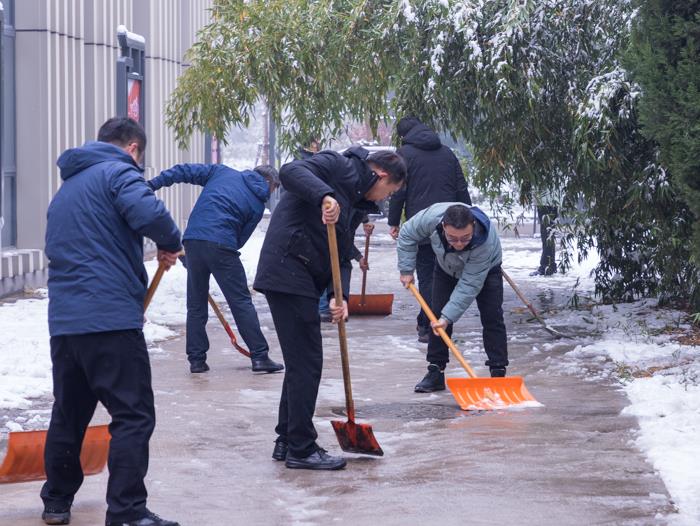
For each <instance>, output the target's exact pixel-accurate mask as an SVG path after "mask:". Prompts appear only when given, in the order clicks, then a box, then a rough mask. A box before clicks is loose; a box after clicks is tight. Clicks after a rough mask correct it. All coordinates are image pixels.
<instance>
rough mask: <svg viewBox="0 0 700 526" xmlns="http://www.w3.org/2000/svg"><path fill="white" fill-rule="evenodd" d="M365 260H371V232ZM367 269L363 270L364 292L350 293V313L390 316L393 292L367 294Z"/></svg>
mask: <svg viewBox="0 0 700 526" xmlns="http://www.w3.org/2000/svg"><path fill="white" fill-rule="evenodd" d="M365 261H369V234H365ZM366 286H367V271H366V270H363V271H362V294H360V295H359V296H358V295H357V294H350V299H349V300H348V313H350V314H360V315H369V316H373V315H374V316H388V315H389V314H391V306H392V304H393V302H394V295H393V294H365V288H366Z"/></svg>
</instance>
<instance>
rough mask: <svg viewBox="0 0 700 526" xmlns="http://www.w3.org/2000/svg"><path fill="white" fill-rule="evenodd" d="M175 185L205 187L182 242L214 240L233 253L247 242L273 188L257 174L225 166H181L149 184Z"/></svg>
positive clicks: (154, 188) (156, 186)
mask: <svg viewBox="0 0 700 526" xmlns="http://www.w3.org/2000/svg"><path fill="white" fill-rule="evenodd" d="M175 183H190V184H198V185H200V186H203V187H204V190H203V191H202V195H200V196H199V199H197V203H196V204H195V205H194V208H193V209H192V213H191V214H190V219H189V221H188V222H187V228H186V229H185V235H184V236H183V239H185V240H187V239H198V240H201V241H212V242H214V243H219V244H221V245H224V246H226V247H229V248H232V249H233V250H238V249H240V248H241V247H242V246H243V245H245V242H246V241H248V238H249V237H250V235H251V234H252V233H253V231H254V230H255V227H256V226H257V224H258V223H259V222H260V219H262V216H263V212H264V211H265V201H267V200H268V199H269V197H270V188H269V186H268V184H267V182H266V181H265V179H263V177H262V176H261V175H260V174H259V173H258V172H255V171H253V170H246V171H244V172H239V171H237V170H234V169H233V168H229V167H228V166H225V165H223V164H178V165H176V166H173V167H172V168H170V169H169V170H164V171H162V172H161V173H160V175H159V176H158V177H154V178H153V179H151V180H150V181H148V184H149V185H150V187H151V188H153V190H158V189H159V188H162V187H163V186H170V185H172V184H175Z"/></svg>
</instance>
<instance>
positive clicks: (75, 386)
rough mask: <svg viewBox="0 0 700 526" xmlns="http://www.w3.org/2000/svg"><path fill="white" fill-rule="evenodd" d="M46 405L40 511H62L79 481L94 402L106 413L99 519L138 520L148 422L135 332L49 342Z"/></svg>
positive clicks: (149, 404) (143, 355)
mask: <svg viewBox="0 0 700 526" xmlns="http://www.w3.org/2000/svg"><path fill="white" fill-rule="evenodd" d="M51 362H52V364H53V394H54V404H53V412H52V413H51V424H50V425H49V431H48V435H47V437H46V449H45V450H44V460H45V463H46V483H45V484H44V486H43V488H42V489H41V498H42V499H43V501H44V505H45V506H46V507H51V508H54V509H59V510H60V509H65V508H68V507H70V505H71V504H72V503H73V497H74V496H75V493H76V492H77V491H78V488H80V485H81V484H82V482H83V471H82V469H81V467H80V448H81V445H82V443H83V437H84V435H85V430H86V428H87V426H88V424H89V423H90V420H91V418H92V415H93V413H94V412H95V407H96V406H97V402H98V401H99V402H101V403H102V405H103V406H104V407H105V409H107V411H108V412H109V414H110V416H111V417H112V422H111V423H110V425H109V432H110V433H111V435H112V440H111V442H110V446H109V459H108V467H109V481H108V483H107V519H109V520H114V521H124V522H127V521H132V520H137V519H140V518H142V517H143V516H144V515H145V513H146V511H145V510H146V495H147V493H146V486H145V485H144V482H143V480H144V478H145V476H146V472H147V471H148V442H149V440H150V438H151V434H152V433H153V428H154V427H155V423H156V417H155V409H154V405H153V390H152V389H151V365H150V362H149V359H148V352H147V350H146V341H145V340H144V337H143V332H142V331H141V330H140V329H130V330H123V331H111V332H99V333H93V334H82V335H74V336H55V337H53V338H51Z"/></svg>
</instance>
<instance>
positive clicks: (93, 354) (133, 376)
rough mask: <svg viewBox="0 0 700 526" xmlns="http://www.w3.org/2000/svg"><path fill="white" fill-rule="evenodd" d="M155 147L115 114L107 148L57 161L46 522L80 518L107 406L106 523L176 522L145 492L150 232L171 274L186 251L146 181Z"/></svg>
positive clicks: (70, 153) (95, 146) (151, 418)
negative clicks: (90, 456)
mask: <svg viewBox="0 0 700 526" xmlns="http://www.w3.org/2000/svg"><path fill="white" fill-rule="evenodd" d="M145 149H146V134H145V133H144V131H143V128H141V126H140V125H139V124H138V123H136V122H135V121H133V120H131V119H126V118H113V119H110V120H108V121H107V122H106V123H105V124H104V125H103V126H102V127H101V128H100V131H99V134H98V141H97V142H88V143H86V144H85V145H83V146H82V147H80V148H73V149H70V150H66V151H65V152H63V154H62V155H61V156H60V157H59V159H58V166H59V168H60V169H61V178H62V179H63V184H62V186H61V188H60V189H59V190H58V192H57V193H56V195H55V196H54V198H53V200H52V201H51V204H50V205H49V210H48V222H47V226H46V256H47V257H48V258H49V332H50V334H51V362H52V364H53V393H54V405H53V412H52V414H51V424H50V426H49V431H48V435H47V438H46V448H45V455H44V456H45V464H46V483H45V484H44V486H43V488H42V490H41V498H42V499H43V501H44V513H43V515H42V518H43V519H44V521H45V522H46V523H47V524H68V522H69V521H70V508H71V505H72V504H73V498H74V496H75V493H76V492H77V491H78V488H79V487H80V485H81V484H82V481H83V471H82V469H81V467H80V447H81V444H82V441H83V436H84V435H85V430H86V428H87V426H88V424H89V422H90V420H91V418H92V415H93V413H94V411H95V407H96V405H97V402H98V401H99V402H101V403H102V405H103V406H104V407H105V409H107V411H108V412H109V414H110V416H111V417H112V423H111V424H110V426H109V430H110V433H111V435H112V439H111V442H110V446H109V460H108V466H109V482H108V484H107V518H106V524H107V526H110V525H112V526H113V525H117V524H118V525H119V526H122V525H135V526H158V525H161V526H177V523H176V522H172V521H167V520H164V519H161V518H159V517H158V516H157V515H155V514H153V513H151V512H150V511H149V510H148V509H147V508H146V487H145V485H144V478H145V476H146V471H147V469H148V442H149V440H150V437H151V433H152V432H153V428H154V426H155V409H154V404H153V390H152V388H151V368H150V363H149V359H148V352H147V350H146V341H145V339H144V336H143V332H142V329H143V301H144V296H145V293H146V285H147V281H148V275H147V274H146V269H145V267H144V265H143V236H147V237H149V238H151V239H152V240H153V241H155V243H156V245H157V247H158V260H159V261H160V262H161V263H163V264H165V266H166V267H167V268H169V267H170V266H172V265H173V264H175V262H176V260H177V252H179V251H180V249H181V248H182V247H181V245H180V232H179V230H178V229H177V226H175V223H174V222H173V220H172V218H171V217H170V214H169V213H168V211H167V210H166V208H165V206H164V205H163V203H162V202H161V201H159V200H158V199H156V196H155V195H154V194H153V191H152V190H151V189H150V188H149V187H148V186H147V185H146V181H144V179H143V176H142V175H141V173H142V171H143V170H142V168H140V166H139V163H140V161H141V160H142V159H143V153H144V151H145Z"/></svg>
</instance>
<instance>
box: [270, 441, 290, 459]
mask: <svg viewBox="0 0 700 526" xmlns="http://www.w3.org/2000/svg"><path fill="white" fill-rule="evenodd" d="M288 449H289V444H287V443H286V442H285V441H284V440H282V439H281V438H278V439H277V440H275V449H273V450H272V458H273V459H275V460H286V459H287V450H288Z"/></svg>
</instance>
